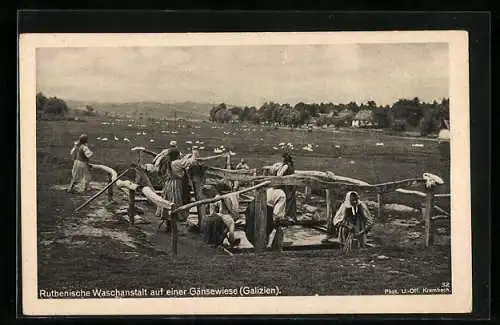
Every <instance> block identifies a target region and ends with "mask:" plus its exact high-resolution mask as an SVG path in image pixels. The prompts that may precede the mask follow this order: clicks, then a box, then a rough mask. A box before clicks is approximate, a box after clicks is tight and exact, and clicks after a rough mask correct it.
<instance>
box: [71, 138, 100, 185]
mask: <svg viewBox="0 0 500 325" xmlns="http://www.w3.org/2000/svg"><path fill="white" fill-rule="evenodd" d="M70 154H71V157H72V158H73V170H72V171H71V182H70V183H69V186H68V192H70V193H72V192H74V187H75V185H77V184H78V183H80V182H81V181H83V184H84V187H83V191H84V192H85V191H86V190H87V188H88V186H89V183H90V164H89V162H90V158H91V157H92V156H93V155H94V154H93V152H92V151H90V149H89V147H88V136H87V135H86V134H82V135H80V138H79V139H78V141H76V142H75V143H74V144H73V148H71V151H70Z"/></svg>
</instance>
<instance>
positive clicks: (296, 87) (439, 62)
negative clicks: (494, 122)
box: [37, 44, 448, 105]
mask: <svg viewBox="0 0 500 325" xmlns="http://www.w3.org/2000/svg"><path fill="white" fill-rule="evenodd" d="M37 89H38V90H40V91H44V92H45V93H46V94H47V95H49V96H60V97H63V98H68V99H82V100H92V101H93V100H97V101H116V102H122V101H140V100H157V101H168V100H175V101H184V100H193V101H200V102H226V103H231V104H240V105H260V104H262V102H263V101H270V100H273V101H277V102H288V103H292V104H294V103H296V102H298V101H309V102H311V101H316V102H320V101H324V102H327V101H332V102H348V101H351V100H355V101H358V102H359V101H366V100H369V99H373V100H375V101H377V102H378V103H381V104H386V103H392V102H393V101H394V100H396V99H397V98H401V97H415V96H418V97H420V98H421V99H422V100H433V99H438V98H440V97H447V96H448V49H447V46H446V44H392V45H383V44H377V45H375V44H372V45H369V44H364V45H356V44H341V45H340V44H339V45H294V46H238V47H236V46H219V47H202V46H199V47H184V48H182V47H178V48H173V47H148V48H146V47H144V48H58V49H39V50H38V52H37Z"/></svg>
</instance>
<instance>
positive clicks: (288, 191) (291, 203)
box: [276, 152, 297, 221]
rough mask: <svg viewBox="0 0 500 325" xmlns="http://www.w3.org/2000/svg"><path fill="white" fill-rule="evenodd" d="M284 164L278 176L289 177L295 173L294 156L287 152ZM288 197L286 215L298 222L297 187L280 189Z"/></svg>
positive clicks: (284, 156)
mask: <svg viewBox="0 0 500 325" xmlns="http://www.w3.org/2000/svg"><path fill="white" fill-rule="evenodd" d="M282 157H283V163H282V165H281V167H280V168H279V169H278V171H277V173H276V175H277V176H287V175H292V174H294V173H295V166H294V164H293V159H292V156H291V155H290V154H289V153H288V152H285V153H284V154H283V155H282ZM280 188H281V189H282V190H283V191H284V192H285V195H286V212H285V215H286V216H287V217H288V218H291V219H292V220H293V221H297V197H296V189H295V186H289V185H286V186H281V187H280Z"/></svg>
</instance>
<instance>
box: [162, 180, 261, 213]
mask: <svg viewBox="0 0 500 325" xmlns="http://www.w3.org/2000/svg"><path fill="white" fill-rule="evenodd" d="M270 183H271V182H269V181H266V182H262V183H260V184H257V185H255V186H252V187H249V188H245V189H242V190H240V191H236V192H230V193H227V194H224V195H221V196H219V197H214V198H211V199H204V200H200V201H196V202H191V203H188V204H185V205H181V206H180V207H178V208H177V209H175V210H174V211H172V214H174V213H177V212H181V211H184V210H188V209H191V208H192V207H195V206H198V205H202V204H209V203H214V202H217V201H220V200H222V199H224V198H227V197H230V196H231V195H239V194H241V193H246V192H250V191H253V190H256V189H258V188H261V187H264V186H267V185H269V184H270Z"/></svg>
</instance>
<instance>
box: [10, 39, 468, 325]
mask: <svg viewBox="0 0 500 325" xmlns="http://www.w3.org/2000/svg"><path fill="white" fill-rule="evenodd" d="M19 63H20V66H19V71H20V73H19V87H20V90H19V94H20V106H19V111H20V115H19V116H20V150H21V152H20V159H21V162H20V164H21V170H20V176H21V183H20V186H21V215H20V223H21V237H22V247H21V257H22V258H21V261H22V265H21V266H22V274H20V278H21V281H22V291H21V294H22V312H23V314H24V315H272V314H275V315H280V314H288V315H304V314H331V315H335V314H379V313H384V314H394V313H398V314H402V313H468V312H471V310H472V256H471V254H472V253H471V251H472V250H471V210H470V170H469V168H470V166H469V159H468V158H467V157H469V149H470V144H469V76H468V71H469V68H468V35H467V32H464V31H418V32H417V31H415V32H412V31H405V32H397V31H394V32H389V31H388V32H321V33H319V32H318V33H316V32H312V33H186V34H21V35H20V38H19Z"/></svg>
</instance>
